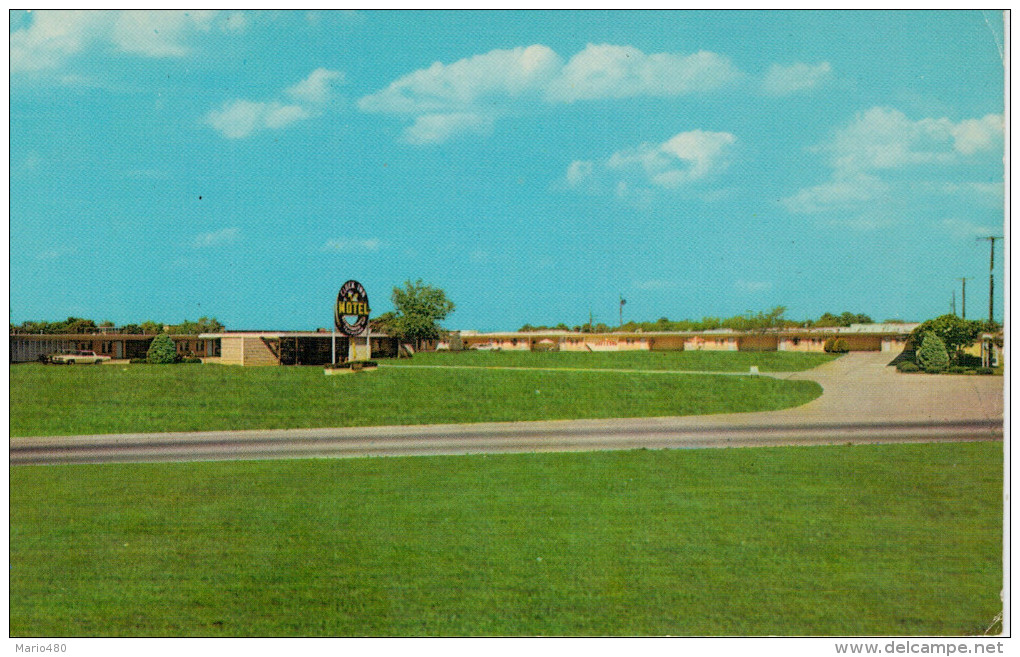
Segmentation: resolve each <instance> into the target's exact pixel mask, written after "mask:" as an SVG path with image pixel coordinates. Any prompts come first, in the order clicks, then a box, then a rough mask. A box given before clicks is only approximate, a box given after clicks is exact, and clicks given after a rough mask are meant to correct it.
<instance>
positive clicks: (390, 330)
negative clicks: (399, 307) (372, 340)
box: [368, 310, 397, 336]
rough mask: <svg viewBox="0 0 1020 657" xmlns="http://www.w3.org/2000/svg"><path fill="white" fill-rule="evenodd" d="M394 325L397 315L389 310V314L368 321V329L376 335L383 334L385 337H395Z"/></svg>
mask: <svg viewBox="0 0 1020 657" xmlns="http://www.w3.org/2000/svg"><path fill="white" fill-rule="evenodd" d="M396 323H397V313H395V312H393V311H392V310H391V311H390V312H387V313H383V314H381V315H379V316H378V317H374V318H372V319H370V320H368V328H369V329H370V330H372V331H374V332H376V333H385V334H386V335H390V336H395V335H397V329H396V325H397V324H396Z"/></svg>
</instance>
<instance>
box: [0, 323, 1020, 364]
mask: <svg viewBox="0 0 1020 657" xmlns="http://www.w3.org/2000/svg"><path fill="white" fill-rule="evenodd" d="M917 326H918V324H916V323H912V324H907V323H903V324H854V325H852V326H848V327H831V328H794V329H781V330H775V329H773V330H768V331H764V332H760V331H754V332H739V331H733V330H730V329H721V330H715V331H689V332H658V331H649V332H641V331H635V332H615V333H574V332H571V331H553V330H550V331H531V332H526V333H521V332H505V333H480V332H478V331H452V332H450V333H449V337H448V338H447V339H445V340H442V341H439V342H433V343H429V344H427V345H424V347H425V349H427V350H451V351H460V350H465V349H480V350H506V351H582V352H584V351H813V352H821V351H824V345H825V341H826V340H828V339H830V338H843V339H844V340H846V342H847V344H848V346H849V347H850V350H851V351H882V352H888V353H890V354H892V355H895V354H897V353H899V352H902V351H903V350H904V348H906V346H907V342H908V338H909V336H910V332H911V331H912V330H913V329H914V328H916V327H917ZM155 337H156V336H154V335H151V334H150V335H137V334H123V333H117V332H116V329H113V330H112V332H109V333H97V334H75V335H55V334H46V335H35V334H16V333H12V334H11V336H10V340H11V343H10V346H11V349H10V362H11V363H24V362H32V361H36V360H39V357H40V356H42V355H46V354H50V353H53V352H56V351H73V350H80V349H81V350H92V351H95V352H96V353H97V354H101V355H104V356H109V357H110V358H112V359H116V360H128V359H131V358H144V357H145V355H146V353H147V351H148V349H149V345H150V344H151V343H152V340H153V338H155ZM170 337H171V338H172V339H173V341H174V343H175V344H176V345H177V353H179V354H180V355H181V356H196V357H199V358H201V359H202V361H203V362H206V363H221V364H224V365H242V366H253V365H324V364H326V363H332V362H334V360H335V362H343V361H346V360H351V359H357V360H362V359H365V358H367V357H368V354H367V353H366V351H367V349H366V344H365V338H364V337H356V338H348V337H347V336H345V335H342V334H340V333H335V334H334V333H333V332H331V331H328V330H324V329H319V330H317V331H224V332H222V333H202V334H200V335H171V336H170ZM370 339H371V347H372V348H371V357H372V358H393V357H396V356H397V353H398V349H400V347H401V345H400V344H399V343H398V341H397V339H396V338H393V337H390V336H388V335H386V334H384V333H377V332H373V333H372V334H371V337H370ZM352 342H353V343H354V345H353V350H352V345H351V343H352ZM996 342H998V344H996ZM972 350H973V351H975V353H978V352H980V353H981V354H982V356H984V355H986V354H987V356H988V357H989V360H991V361H992V362H996V363H997V362H998V360H999V351H1000V350H1001V336H991V335H985V336H982V339H981V344H980V345H978V344H975V346H974V347H972Z"/></svg>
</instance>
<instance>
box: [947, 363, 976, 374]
mask: <svg viewBox="0 0 1020 657" xmlns="http://www.w3.org/2000/svg"><path fill="white" fill-rule="evenodd" d="M946 371H947V372H948V373H949V374H973V373H974V370H972V369H970V368H969V367H964V366H963V365H951V366H950V367H949V369H948V370H946Z"/></svg>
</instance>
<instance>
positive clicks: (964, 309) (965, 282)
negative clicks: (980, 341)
mask: <svg viewBox="0 0 1020 657" xmlns="http://www.w3.org/2000/svg"><path fill="white" fill-rule="evenodd" d="M960 280H961V281H963V315H962V318H963V319H967V281H969V280H970V278H966V277H961V278H960Z"/></svg>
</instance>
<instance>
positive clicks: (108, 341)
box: [10, 332, 220, 363]
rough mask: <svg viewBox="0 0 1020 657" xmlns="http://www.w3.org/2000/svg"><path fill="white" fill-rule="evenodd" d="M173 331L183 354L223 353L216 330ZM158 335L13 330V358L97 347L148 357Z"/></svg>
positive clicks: (103, 353)
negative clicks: (201, 332) (204, 333)
mask: <svg viewBox="0 0 1020 657" xmlns="http://www.w3.org/2000/svg"><path fill="white" fill-rule="evenodd" d="M208 335H210V337H200V336H197V335H171V336H170V338H171V339H172V340H173V341H174V344H175V345H176V346H177V353H179V354H180V355H181V356H197V357H199V358H207V357H215V356H218V355H219V346H220V345H219V340H217V339H215V337H214V336H215V335H216V334H208ZM155 337H156V336H155V335H152V334H151V333H149V334H139V333H109V332H102V333H44V334H38V333H11V352H10V362H12V363H26V362H30V361H35V360H39V357H40V356H45V355H46V354H52V353H54V352H57V351H77V350H86V351H94V352H96V353H97V354H99V355H101V356H109V357H110V358H115V359H131V358H145V355H146V353H147V352H148V351H149V345H150V344H152V340H153V338H155Z"/></svg>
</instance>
